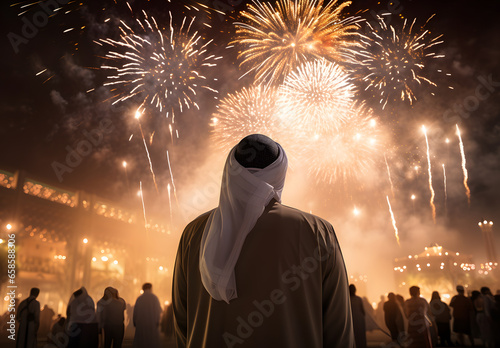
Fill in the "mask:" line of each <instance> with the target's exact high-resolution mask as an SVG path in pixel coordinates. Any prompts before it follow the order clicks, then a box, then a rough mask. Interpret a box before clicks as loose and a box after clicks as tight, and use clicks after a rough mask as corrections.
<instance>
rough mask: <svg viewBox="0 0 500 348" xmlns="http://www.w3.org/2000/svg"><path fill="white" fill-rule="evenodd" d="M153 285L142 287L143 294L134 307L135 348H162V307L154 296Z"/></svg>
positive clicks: (148, 284)
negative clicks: (160, 347)
mask: <svg viewBox="0 0 500 348" xmlns="http://www.w3.org/2000/svg"><path fill="white" fill-rule="evenodd" d="M152 288H153V286H152V285H151V283H145V284H144V285H143V286H142V290H143V293H142V295H141V296H139V297H138V298H137V301H136V302H135V306H134V317H133V321H134V326H135V335H134V348H158V347H159V346H160V317H161V305H160V301H159V300H158V297H156V295H155V294H153V291H152Z"/></svg>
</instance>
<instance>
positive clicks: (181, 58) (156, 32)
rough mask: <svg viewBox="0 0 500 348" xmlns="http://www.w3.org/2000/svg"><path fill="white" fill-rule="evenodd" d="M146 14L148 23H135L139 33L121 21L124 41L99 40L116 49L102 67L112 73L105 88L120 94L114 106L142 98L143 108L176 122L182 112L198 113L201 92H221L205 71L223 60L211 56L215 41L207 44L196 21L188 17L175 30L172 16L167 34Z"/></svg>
mask: <svg viewBox="0 0 500 348" xmlns="http://www.w3.org/2000/svg"><path fill="white" fill-rule="evenodd" d="M143 14H144V19H143V20H142V21H141V20H139V19H138V20H137V23H136V24H137V25H138V28H139V29H138V30H134V29H132V27H131V26H129V25H127V24H125V23H124V22H123V21H121V22H120V23H121V25H120V31H121V35H120V40H113V39H101V40H100V41H99V42H97V43H98V44H100V45H107V46H111V49H110V50H109V51H108V53H107V54H106V56H105V57H106V58H107V59H108V60H109V62H110V63H108V64H109V65H104V66H102V67H101V68H102V69H106V70H108V71H110V72H111V74H110V75H109V76H108V82H106V83H105V85H106V86H111V87H112V88H113V91H114V92H115V93H116V94H115V96H114V98H113V99H114V101H113V104H115V103H118V102H122V101H125V100H127V99H130V98H133V97H135V96H138V98H140V100H142V102H141V105H140V107H139V109H138V110H140V111H141V112H143V111H144V109H146V108H149V107H153V108H156V109H158V110H159V111H160V112H162V113H165V116H166V117H167V118H168V117H170V116H171V120H172V122H174V121H175V114H176V113H177V112H180V113H182V112H183V111H185V110H186V109H189V108H191V107H195V108H197V109H199V106H198V104H197V100H198V98H199V94H200V93H201V92H202V91H208V92H210V93H211V94H212V95H214V96H215V94H216V93H217V91H216V90H215V89H213V88H212V87H210V83H211V82H213V80H212V81H210V80H209V79H208V78H207V77H205V76H204V75H203V71H204V70H205V69H207V68H213V67H215V66H216V61H217V60H218V59H220V58H221V57H216V56H214V55H211V54H210V53H209V52H208V46H209V45H210V43H211V42H212V40H210V41H207V42H204V40H203V39H202V37H201V35H199V33H198V32H197V31H194V30H193V29H192V27H193V22H194V20H195V18H194V17H193V18H192V19H191V20H190V21H189V20H188V19H187V18H186V17H185V18H184V20H183V21H182V25H181V27H180V29H178V30H175V29H174V27H173V25H172V15H171V14H170V26H169V29H168V30H167V31H165V32H164V31H163V30H162V29H160V27H159V26H158V24H157V23H156V20H155V19H154V18H153V17H148V15H147V14H146V13H145V12H143ZM214 80H215V79H214Z"/></svg>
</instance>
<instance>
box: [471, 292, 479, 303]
mask: <svg viewBox="0 0 500 348" xmlns="http://www.w3.org/2000/svg"><path fill="white" fill-rule="evenodd" d="M479 296H481V293H480V292H479V291H477V290H472V293H471V296H470V299H471V300H472V301H474V300H475V299H476V298H478V297H479Z"/></svg>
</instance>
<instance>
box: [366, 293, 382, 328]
mask: <svg viewBox="0 0 500 348" xmlns="http://www.w3.org/2000/svg"><path fill="white" fill-rule="evenodd" d="M384 303H385V296H384V295H380V301H379V302H378V303H377V308H376V309H375V311H374V313H368V314H372V315H373V316H374V317H375V320H376V321H377V323H378V325H384Z"/></svg>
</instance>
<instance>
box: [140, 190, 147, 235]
mask: <svg viewBox="0 0 500 348" xmlns="http://www.w3.org/2000/svg"><path fill="white" fill-rule="evenodd" d="M139 195H140V196H141V202H142V214H143V216H144V227H145V228H146V232H148V231H149V229H148V220H147V219H146V206H145V205H144V195H143V192H142V181H139ZM148 235H149V234H148Z"/></svg>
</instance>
